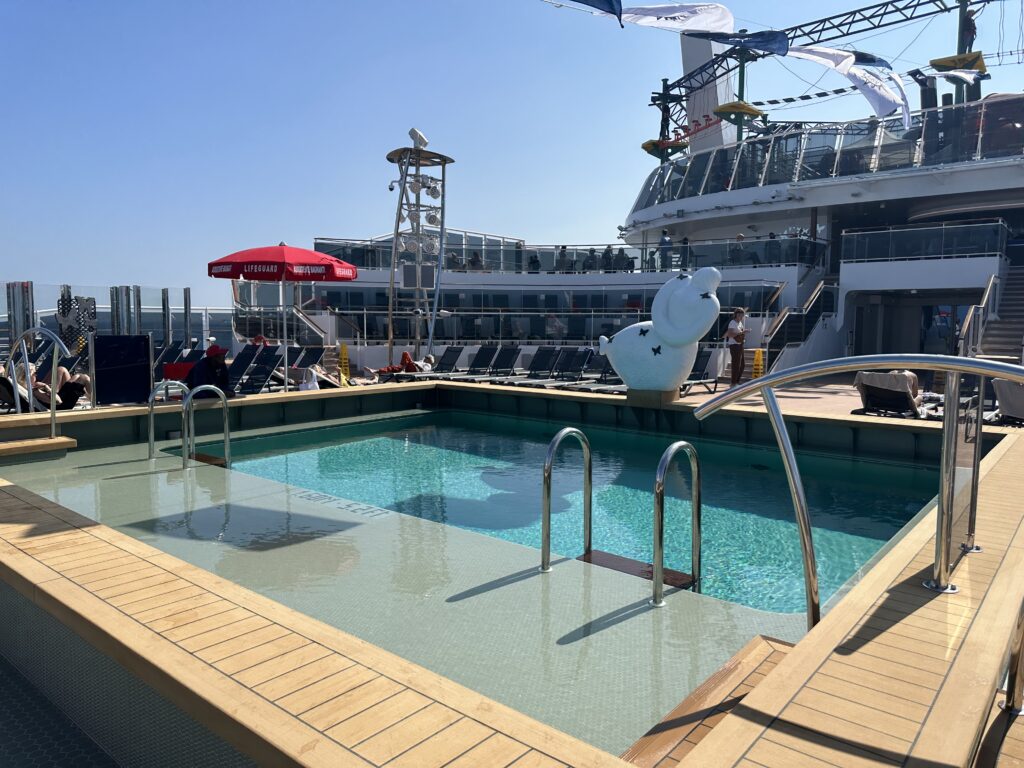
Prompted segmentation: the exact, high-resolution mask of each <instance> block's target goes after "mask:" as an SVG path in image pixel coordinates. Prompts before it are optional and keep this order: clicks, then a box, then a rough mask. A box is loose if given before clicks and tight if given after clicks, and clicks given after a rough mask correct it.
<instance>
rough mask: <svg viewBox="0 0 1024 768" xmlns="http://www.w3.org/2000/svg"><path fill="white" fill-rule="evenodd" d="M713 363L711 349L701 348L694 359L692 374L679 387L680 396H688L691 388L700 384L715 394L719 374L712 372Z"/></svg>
mask: <svg viewBox="0 0 1024 768" xmlns="http://www.w3.org/2000/svg"><path fill="white" fill-rule="evenodd" d="M710 365H711V350H710V349H700V350H697V357H696V359H695V360H694V361H693V368H691V369H690V375H689V376H687V377H686V381H684V382H683V385H682V386H681V387H680V388H679V396H680V397H686V396H687V395H688V394H690V390H691V389H693V388H694V387H696V386H698V385H700V386H702V387H704V389H706V390H707V391H708V392H710V393H712V394H714V393H715V392H717V391H718V376H716V375H714V374H712V373H711V371H709V370H708V368H709V367H710Z"/></svg>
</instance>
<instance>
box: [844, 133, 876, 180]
mask: <svg viewBox="0 0 1024 768" xmlns="http://www.w3.org/2000/svg"><path fill="white" fill-rule="evenodd" d="M877 133H878V121H877V120H867V121H864V122H862V123H849V124H847V125H846V126H844V127H843V138H842V142H841V145H840V148H839V160H838V161H837V162H836V170H835V173H836V176H857V175H859V174H863V173H870V171H871V160H872V158H873V157H874V154H875V136H876V135H877Z"/></svg>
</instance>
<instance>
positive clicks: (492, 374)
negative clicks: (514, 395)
mask: <svg viewBox="0 0 1024 768" xmlns="http://www.w3.org/2000/svg"><path fill="white" fill-rule="evenodd" d="M517 360H519V347H517V346H515V345H506V346H503V347H501V349H499V350H498V353H497V354H496V355H495V356H494V360H493V361H492V362H491V369H490V371H489V372H488V373H485V374H483V375H474V374H472V373H464V374H456V375H454V376H449V377H448V380H449V381H470V382H473V381H475V382H479V383H485V382H487V381H490V380H491V379H494V378H504V377H506V376H511V375H512V374H514V373H515V372H516V361H517Z"/></svg>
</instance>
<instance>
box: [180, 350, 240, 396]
mask: <svg viewBox="0 0 1024 768" xmlns="http://www.w3.org/2000/svg"><path fill="white" fill-rule="evenodd" d="M227 353H228V351H227V350H226V349H225V348H224V347H218V346H217V345H216V344H213V345H211V346H209V347H207V348H206V355H205V356H204V357H203V359H202V360H200V361H199V362H198V363H196V364H195V365H193V366H192V368H190V369H189V372H188V375H187V376H185V384H186V385H188V388H189V389H195V388H196V387H201V386H203V385H204V384H212V385H213V386H215V387H217V389H219V390H220V391H221V392H223V393H224V394H225V396H227V397H234V396H235V390H233V389H232V388H231V386H230V385H229V384H228V367H227V365H225V364H224V356H225V355H226V354H227ZM196 397H216V395H215V394H214V393H213V392H200V393H199V394H198V395H196Z"/></svg>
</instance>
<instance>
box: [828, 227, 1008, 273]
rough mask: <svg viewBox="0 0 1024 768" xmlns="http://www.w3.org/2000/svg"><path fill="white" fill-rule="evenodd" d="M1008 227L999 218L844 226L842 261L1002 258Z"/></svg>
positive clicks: (1004, 251) (1004, 254)
mask: <svg viewBox="0 0 1024 768" xmlns="http://www.w3.org/2000/svg"><path fill="white" fill-rule="evenodd" d="M1009 236H1010V229H1009V227H1008V226H1007V225H1006V222H1005V221H1003V220H1002V219H988V220H983V221H969V222H947V223H943V224H939V225H934V224H932V225H922V226H914V225H908V226H900V227H880V228H870V229H846V230H843V233H842V251H841V260H842V262H843V263H850V262H865V261H908V260H919V259H968V258H983V257H1005V256H1006V244H1007V240H1008V239H1009Z"/></svg>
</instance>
